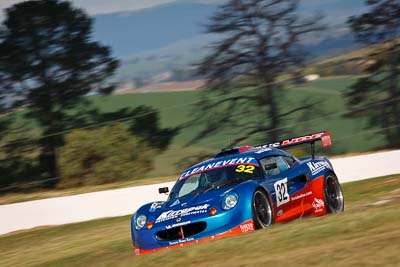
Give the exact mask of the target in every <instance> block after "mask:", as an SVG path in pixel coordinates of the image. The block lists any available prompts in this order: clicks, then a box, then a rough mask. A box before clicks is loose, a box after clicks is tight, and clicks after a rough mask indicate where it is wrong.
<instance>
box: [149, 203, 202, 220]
mask: <svg viewBox="0 0 400 267" xmlns="http://www.w3.org/2000/svg"><path fill="white" fill-rule="evenodd" d="M209 206H210V205H209V204H204V205H201V206H196V207H190V208H186V209H181V210H169V211H164V212H163V213H161V215H160V216H158V218H157V219H156V222H155V223H160V222H164V221H169V220H173V219H176V218H178V217H184V216H188V215H194V214H200V213H206V212H207V209H208V207H209Z"/></svg>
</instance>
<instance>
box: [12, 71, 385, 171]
mask: <svg viewBox="0 0 400 267" xmlns="http://www.w3.org/2000/svg"><path fill="white" fill-rule="evenodd" d="M356 79H357V77H355V76H339V77H330V78H322V79H320V80H317V81H314V82H309V83H305V84H303V85H298V86H294V85H291V86H289V87H287V90H286V91H285V95H286V98H285V99H287V100H286V101H281V102H280V105H281V108H282V110H283V112H284V111H288V110H289V109H291V108H293V107H295V106H298V105H300V104H301V103H303V102H304V101H313V102H316V101H319V104H318V105H316V106H315V107H314V110H311V109H310V111H308V114H307V117H304V116H303V115H302V112H298V113H295V114H293V115H292V116H290V117H289V118H287V119H285V122H284V124H283V125H284V126H285V128H284V129H283V130H284V131H286V132H288V133H287V134H285V135H283V136H282V138H285V137H291V136H293V135H302V134H306V133H311V132H317V131H321V130H330V131H331V133H332V138H333V141H334V146H333V147H331V148H329V149H327V150H324V151H323V153H324V154H345V153H353V152H364V151H370V150H374V149H378V148H381V147H383V145H384V142H383V138H382V135H381V134H380V133H379V132H378V133H374V132H371V131H365V125H366V120H365V119H359V118H358V119H348V118H344V117H343V114H344V113H345V112H346V110H347V109H346V105H345V100H344V98H343V96H342V92H343V91H344V90H346V88H347V87H348V86H350V85H351V84H352V83H353V82H354V81H356ZM202 94H203V92H202V91H201V90H197V91H186V92H164V93H143V94H129V95H111V96H95V97H90V98H89V100H90V101H91V102H92V103H93V104H94V106H96V107H97V108H99V110H101V111H103V112H111V111H117V110H119V109H121V108H135V107H137V106H139V105H148V106H151V107H154V108H156V109H158V110H159V111H160V118H161V126H162V127H177V126H181V125H184V124H185V123H187V122H188V121H190V120H191V119H192V118H193V112H196V111H197V108H198V103H199V101H200V99H201V96H202ZM220 98H223V96H222V97H221V96H216V97H215V98H214V99H220ZM22 114H23V112H19V113H18V114H17V117H19V118H20V119H22ZM210 116H212V114H210ZM249 116H250V117H251V119H255V118H258V120H260V121H262V120H263V118H264V117H263V116H264V114H263V113H261V112H260V113H259V114H257V113H255V114H251V115H248V114H247V115H246V114H244V115H243V117H241V118H238V119H242V120H246V119H247V118H248V117H249ZM23 120H25V121H24V123H23V124H24V125H26V126H29V127H31V128H33V129H34V130H33V131H32V132H37V129H36V128H35V127H36V126H35V125H36V124H35V123H33V122H32V121H28V119H23ZM201 129H202V125H191V126H190V127H186V128H183V129H182V130H181V132H180V133H179V135H178V136H176V137H175V138H174V140H173V142H172V144H171V146H170V148H169V149H168V150H167V151H165V152H164V153H163V154H161V155H159V156H158V157H157V159H156V160H155V163H154V164H155V168H154V170H153V171H152V172H150V173H148V174H147V175H146V177H158V176H166V175H176V174H177V173H179V172H181V171H182V168H183V167H182V166H181V165H180V164H179V163H180V162H181V161H182V159H185V158H187V157H190V156H195V155H199V154H205V153H208V154H213V153H215V152H217V151H219V150H220V149H221V148H224V147H226V146H228V145H229V143H230V142H231V140H234V139H237V138H239V137H242V133H243V129H234V128H232V129H225V130H223V131H221V132H219V133H217V134H215V135H212V136H210V137H207V138H204V139H202V140H199V141H198V142H195V143H190V144H189V142H190V140H192V139H193V138H194V137H195V136H196V135H197V134H198V133H199V131H200V130H201ZM32 134H33V133H32ZM35 135H37V133H36V134H35ZM255 137H256V138H257V137H258V140H255V139H254V140H249V141H248V142H249V143H248V144H249V145H251V144H258V143H262V142H269V141H273V140H263V139H260V138H259V137H260V135H258V136H255Z"/></svg>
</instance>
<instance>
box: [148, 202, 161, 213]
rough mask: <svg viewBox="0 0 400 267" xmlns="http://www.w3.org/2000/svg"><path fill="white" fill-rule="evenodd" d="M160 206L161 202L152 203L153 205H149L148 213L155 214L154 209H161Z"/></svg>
mask: <svg viewBox="0 0 400 267" xmlns="http://www.w3.org/2000/svg"><path fill="white" fill-rule="evenodd" d="M161 204H162V202H154V203H153V204H151V206H150V209H149V212H155V211H156V209H159V208H161Z"/></svg>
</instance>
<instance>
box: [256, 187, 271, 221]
mask: <svg viewBox="0 0 400 267" xmlns="http://www.w3.org/2000/svg"><path fill="white" fill-rule="evenodd" d="M252 209H253V220H254V224H255V227H256V229H262V228H266V227H268V226H270V225H271V224H273V222H274V220H273V213H272V206H271V202H270V201H269V198H268V196H267V194H266V193H265V192H264V191H263V190H261V189H257V190H256V191H255V192H254V194H253V201H252Z"/></svg>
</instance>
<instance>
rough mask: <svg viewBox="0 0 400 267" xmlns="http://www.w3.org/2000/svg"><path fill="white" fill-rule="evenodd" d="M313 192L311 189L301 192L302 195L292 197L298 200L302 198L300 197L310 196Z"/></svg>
mask: <svg viewBox="0 0 400 267" xmlns="http://www.w3.org/2000/svg"><path fill="white" fill-rule="evenodd" d="M311 194H312V192H311V191H308V192H307V193H301V194H300V195H297V196H294V197H293V196H292V197H291V199H292V200H297V199H300V198H303V197H306V196H309V195H311Z"/></svg>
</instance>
